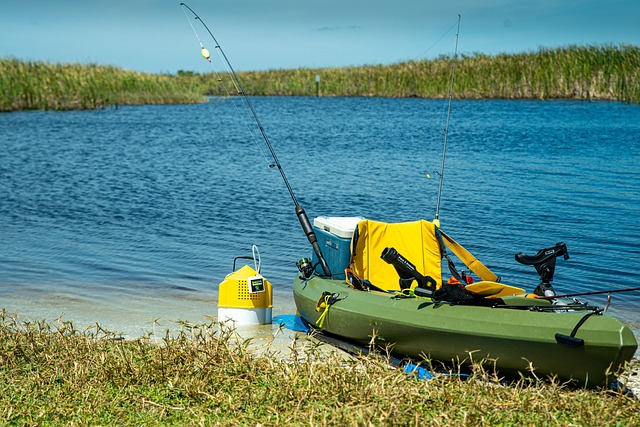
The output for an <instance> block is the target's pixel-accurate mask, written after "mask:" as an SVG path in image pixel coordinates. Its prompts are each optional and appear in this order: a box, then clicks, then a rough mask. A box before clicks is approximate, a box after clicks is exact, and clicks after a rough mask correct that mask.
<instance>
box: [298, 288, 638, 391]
mask: <svg viewBox="0 0 640 427" xmlns="http://www.w3.org/2000/svg"><path fill="white" fill-rule="evenodd" d="M293 294H294V298H295V303H296V306H297V308H298V311H299V314H300V316H301V317H302V318H303V319H304V320H306V321H307V322H308V323H310V324H311V325H313V326H314V327H316V328H318V329H320V330H322V331H323V332H325V333H329V334H333V335H336V336H339V337H341V338H343V339H345V340H348V341H351V342H354V343H357V344H361V345H365V346H366V345H369V344H370V343H371V342H372V341H373V342H375V344H377V345H378V346H382V347H385V346H387V345H389V346H390V348H391V350H392V352H393V353H394V354H397V355H402V356H408V357H411V358H413V359H414V360H415V359H423V358H429V359H432V360H438V361H443V362H455V361H463V363H470V362H472V361H474V362H479V361H482V360H483V359H487V360H490V361H491V363H492V366H493V363H494V361H495V366H496V368H497V369H498V371H499V373H500V374H501V375H504V376H506V377H511V378H514V377H515V378H517V377H518V375H519V373H522V374H524V375H532V371H531V368H532V367H533V369H534V370H533V374H535V376H537V377H540V378H542V377H546V376H557V378H558V379H560V380H561V381H569V380H572V381H576V382H577V384H578V385H579V386H587V387H595V386H605V385H607V384H608V383H609V382H610V381H612V380H614V379H615V378H616V375H615V374H616V373H617V371H618V370H619V368H621V367H622V366H623V365H624V363H625V362H627V361H629V360H630V359H631V358H632V357H633V355H634V353H635V351H636V348H637V343H636V339H635V337H634V335H633V333H632V331H631V330H630V329H629V328H628V327H626V326H625V325H624V324H623V323H622V322H620V321H619V320H617V319H615V318H613V317H610V316H608V315H606V314H605V315H602V314H600V313H599V312H594V311H592V310H590V309H580V307H578V308H574V309H571V310H572V311H569V310H568V309H563V308H562V306H552V305H551V304H549V303H548V301H545V300H540V301H536V300H533V299H529V298H521V297H511V298H503V299H502V300H499V302H497V303H496V304H495V305H494V306H473V305H460V304H450V303H438V302H435V301H433V300H431V299H429V298H420V297H403V296H395V295H392V294H390V293H383V292H378V291H362V290H357V289H353V288H352V287H350V286H349V285H348V284H347V283H346V282H345V281H344V280H331V279H323V278H320V277H318V276H312V277H310V278H309V279H301V278H296V279H295V280H294V283H293ZM326 295H332V296H333V299H334V301H333V302H332V304H331V305H330V306H328V307H327V306H326V304H325V305H324V308H320V307H319V305H320V306H323V304H322V302H323V299H324V298H325V296H326ZM510 299H511V301H510ZM516 299H517V301H518V302H519V303H516V302H514V300H516ZM527 300H528V301H527ZM319 302H320V304H319ZM556 307H558V308H556ZM317 308H318V309H317ZM592 313H593V314H594V315H590V314H592ZM323 314H324V315H323ZM321 316H323V318H322V319H321ZM586 316H588V317H586ZM583 319H585V320H584V322H583V323H582V325H579V323H580V322H581V321H583ZM577 325H579V327H578V330H577V332H576V333H575V335H574V337H572V338H574V340H580V341H578V342H577V343H574V340H570V339H569V340H568V341H569V342H565V341H564V340H563V337H564V338H566V337H569V338H571V337H570V336H571V334H572V331H573V330H574V328H576V326H577ZM556 334H558V337H559V338H556ZM580 343H582V344H581V345H580Z"/></svg>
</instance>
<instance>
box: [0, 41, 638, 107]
mask: <svg viewBox="0 0 640 427" xmlns="http://www.w3.org/2000/svg"><path fill="white" fill-rule="evenodd" d="M217 60H218V61H219V59H217ZM451 64H452V61H451V58H447V57H442V58H439V59H435V60H429V61H409V62H403V63H399V64H392V65H371V66H362V67H345V68H323V69H311V68H299V69H291V70H286V69H285V70H269V71H255V72H239V73H238V75H239V77H240V80H241V81H242V82H243V86H244V88H245V91H246V92H247V94H249V95H257V96H267V95H276V96H314V95H316V93H319V95H321V96H382V97H413V96H415V97H423V98H439V97H445V96H447V95H448V93H449V84H450V81H451ZM221 68H222V67H221ZM316 76H320V84H319V85H318V86H316ZM226 78H227V76H226V75H225V74H216V73H208V74H197V73H193V72H188V71H181V72H178V74H177V75H174V76H172V75H156V74H145V73H136V72H132V71H125V70H122V69H119V68H115V67H108V66H107V67H104V66H97V65H78V64H66V65H59V64H48V63H42V62H24V61H19V60H15V59H0V94H2V96H1V97H0V111H15V110H33V109H39V110H67V109H94V108H102V107H104V106H110V105H128V104H160V103H163V104H169V103H193V102H203V100H204V98H203V95H210V96H227V95H229V94H228V93H227V88H230V87H232V85H230V84H227V85H226V88H225V86H224V85H221V84H220V81H221V80H222V81H224V80H225V79H226ZM454 96H455V97H456V98H473V99H477V98H507V99H582V100H615V101H623V102H633V103H640V47H638V46H631V45H602V46H568V47H562V48H557V49H545V48H541V49H539V50H538V51H537V52H529V53H520V54H502V55H496V56H489V55H483V54H473V55H461V56H460V58H459V59H458V62H457V68H456V78H455V89H454Z"/></svg>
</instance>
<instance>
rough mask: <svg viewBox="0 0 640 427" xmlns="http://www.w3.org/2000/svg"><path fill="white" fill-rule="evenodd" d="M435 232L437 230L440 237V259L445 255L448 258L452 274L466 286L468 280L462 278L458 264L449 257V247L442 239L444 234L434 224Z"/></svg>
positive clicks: (436, 233) (438, 237) (437, 235)
mask: <svg viewBox="0 0 640 427" xmlns="http://www.w3.org/2000/svg"><path fill="white" fill-rule="evenodd" d="M434 232H435V235H436V238H437V239H438V246H440V259H442V258H443V257H444V258H445V259H446V260H447V265H448V266H449V271H450V272H451V275H452V276H453V277H454V278H455V279H456V280H457V281H458V282H459V283H460V284H461V285H463V286H465V285H466V284H467V281H466V280H465V279H463V278H462V276H461V275H460V273H458V270H457V269H456V265H455V264H454V263H453V261H452V260H451V257H449V254H447V249H446V247H445V245H444V241H443V240H442V234H440V229H439V228H438V227H435V226H434Z"/></svg>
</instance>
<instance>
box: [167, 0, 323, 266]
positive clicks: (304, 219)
mask: <svg viewBox="0 0 640 427" xmlns="http://www.w3.org/2000/svg"><path fill="white" fill-rule="evenodd" d="M180 6H181V7H182V8H183V9H182V10H183V12H184V14H185V16H186V18H187V20H188V21H189V24H190V25H191V28H192V29H193V32H194V34H195V35H196V38H197V39H198V41H199V42H200V46H201V47H202V56H203V57H205V59H206V60H208V61H209V62H211V61H210V59H209V58H208V57H206V56H205V51H206V49H205V47H204V45H203V44H202V41H201V40H200V37H198V33H197V32H196V31H195V28H194V27H193V24H191V20H190V19H189V15H187V12H186V10H185V8H186V9H188V10H189V11H190V12H191V13H192V14H193V16H194V19H196V20H198V21H200V23H201V24H202V26H203V27H204V28H205V29H206V30H207V32H208V33H209V35H210V36H211V39H212V40H213V42H214V43H215V46H214V47H215V49H217V50H218V52H219V54H220V57H221V59H222V60H223V63H224V64H225V66H226V68H227V74H228V75H229V77H230V78H231V81H232V83H233V85H234V87H235V88H236V91H237V95H240V96H241V97H242V99H243V100H244V103H245V106H246V107H247V109H248V110H249V111H250V112H251V115H252V116H253V120H254V122H255V123H256V125H257V126H258V129H259V130H260V133H261V134H262V138H263V139H264V142H265V144H266V146H267V148H268V150H269V153H270V155H271V158H272V159H273V163H272V164H269V167H270V168H273V167H277V168H278V171H279V172H280V176H281V177H282V180H283V181H284V184H285V186H286V187H287V191H288V192H289V195H290V196H291V200H293V204H294V205H295V211H296V216H297V217H298V221H299V222H300V225H301V226H302V230H303V231H304V233H305V235H306V236H307V240H309V243H310V244H311V246H312V247H313V251H314V252H315V254H316V256H317V257H318V260H319V262H320V266H321V267H322V271H323V273H324V275H325V276H329V277H331V270H330V269H329V265H328V264H327V261H326V260H325V258H324V256H323V255H322V251H321V250H320V245H319V244H318V240H317V237H316V234H315V232H314V231H313V227H312V226H311V222H310V221H309V217H308V216H307V214H306V212H305V210H304V208H303V207H302V206H300V204H299V203H298V199H297V198H296V196H295V194H294V193H293V188H292V187H291V185H290V184H289V180H288V179H287V176H286V175H285V173H284V169H283V168H282V165H281V164H280V161H279V160H278V156H277V155H276V152H275V151H274V149H273V145H271V141H270V140H269V137H268V136H267V133H266V132H265V130H264V127H263V126H262V123H261V122H260V119H259V118H258V114H257V113H256V110H255V109H254V108H253V105H252V104H251V101H250V100H249V97H248V96H247V93H246V92H245V90H244V87H243V86H242V82H241V81H240V78H239V77H238V75H237V74H236V72H235V71H234V69H233V66H232V65H231V62H229V59H228V58H227V55H226V54H225V53H224V51H223V50H222V47H221V46H220V43H218V40H217V39H216V37H215V36H214V35H213V33H212V32H211V30H210V29H209V27H207V24H205V23H204V21H203V20H202V18H200V16H198V14H197V13H196V12H194V10H193V9H191V8H190V7H189V6H187V5H186V4H185V3H180ZM207 52H208V51H207ZM223 86H224V84H223ZM225 90H227V89H226V86H225ZM227 93H228V90H227ZM251 135H252V136H253V132H251ZM254 140H255V137H254ZM256 143H257V141H256ZM258 146H259V147H260V145H259V144H258ZM261 151H262V148H261ZM263 154H264V152H263ZM265 158H266V156H265ZM267 163H268V162H267Z"/></svg>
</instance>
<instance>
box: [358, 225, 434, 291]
mask: <svg viewBox="0 0 640 427" xmlns="http://www.w3.org/2000/svg"><path fill="white" fill-rule="evenodd" d="M387 247H393V248H395V249H396V250H397V251H398V253H400V254H401V255H402V256H403V257H405V258H406V259H407V260H409V261H410V262H411V263H412V264H413V265H414V266H415V267H416V270H417V271H418V272H419V273H421V274H422V275H424V276H431V277H432V278H433V279H434V280H435V281H436V283H437V287H438V288H439V287H440V286H441V285H442V263H441V259H442V258H441V255H440V245H439V243H438V238H437V237H436V235H435V227H434V225H433V223H431V222H428V221H425V220H419V221H412V222H401V223H393V224H387V223H384V222H377V221H372V220H369V219H365V220H362V221H360V222H359V223H358V226H357V228H356V232H355V233H354V236H353V239H352V241H351V262H350V265H349V266H350V268H351V270H352V271H353V273H354V274H355V275H356V276H358V277H359V278H360V279H362V280H368V281H369V282H371V283H372V284H374V285H375V286H377V287H379V288H382V289H400V283H399V277H398V273H397V272H396V269H395V268H394V267H393V265H391V264H388V263H387V262H385V261H384V260H383V259H382V258H381V257H380V255H381V254H382V251H383V250H384V249H385V248H387ZM415 285H416V283H415V282H414V283H413V285H412V287H415Z"/></svg>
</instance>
